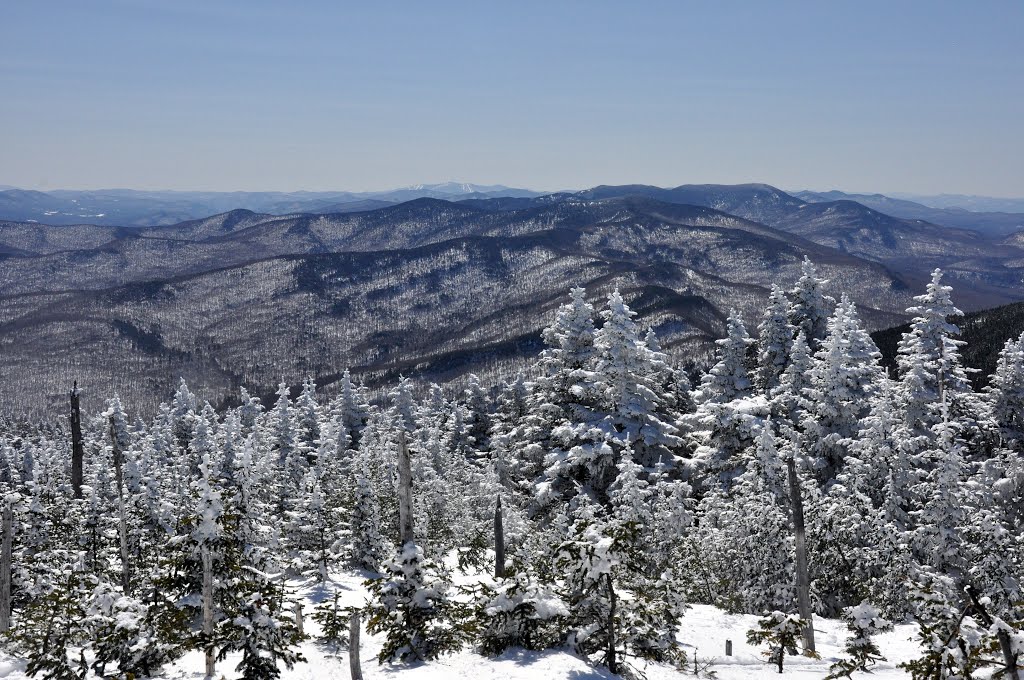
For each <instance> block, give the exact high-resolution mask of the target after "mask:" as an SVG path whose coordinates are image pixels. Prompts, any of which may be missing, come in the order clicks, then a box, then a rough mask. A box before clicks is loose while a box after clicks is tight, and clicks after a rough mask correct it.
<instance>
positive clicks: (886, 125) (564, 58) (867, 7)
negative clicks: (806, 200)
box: [0, 0, 1024, 196]
mask: <svg viewBox="0 0 1024 680" xmlns="http://www.w3.org/2000/svg"><path fill="white" fill-rule="evenodd" d="M447 180H460V181H469V182H476V183H480V184H499V183H500V184H506V185H509V186H517V187H525V188H531V189H536V190H558V189H573V188H584V187H589V186H594V185H597V184H625V183H645V184H656V185H659V186H675V185H679V184H684V183H705V182H706V183H739V182H766V183H769V184H773V185H775V186H778V187H781V188H784V189H801V188H811V189H818V190H824V189H833V188H836V189H842V190H846V191H878V192H912V193H920V194H935V193H942V192H950V193H952V192H958V193H973V194H984V195H993V196H1022V195H1024V2H1021V0H1007V1H1000V0H990V1H985V2H966V1H964V0H952V1H944V0H929V1H911V0H896V1H893V0H886V1H884V2H876V1H874V0H860V1H857V2H853V1H849V2H847V1H845V0H843V1H838V0H837V1H836V2H831V1H830V2H822V1H820V0H818V1H816V2H785V1H772V2H765V1H763V0H751V1H750V2H734V1H730V0H721V1H710V0H707V1H705V0H701V1H696V0H694V1H692V2H690V1H683V0H674V1H668V2H657V1H655V0H650V1H644V2H636V3H632V2H629V3H627V2H602V1H601V0H588V1H586V2H570V1H554V2H552V1H551V0H547V1H546V2H532V1H530V0H517V1H516V2H509V3H500V4H499V3H490V2H478V1H473V2H465V3H460V2H443V1H442V0H438V1H437V2H411V1H410V2H374V3H366V2H363V3H354V2H338V1H336V0H334V1H325V2H288V3H285V2H261V1H260V0H251V1H248V2H237V3H229V2H216V1H211V0H202V1H197V0H173V1H170V0H168V1H164V0H132V1H130V2H129V1H125V2H102V1H99V0H96V1H85V2H83V1H81V0H75V1H73V2H63V1H48V0H39V1H37V2H36V1H29V0H9V1H7V2H3V3H0V185H12V186H17V187H23V188H31V189H41V190H47V189H57V188H66V189H94V188H137V189H183V190H184V189H188V190H249V191H263V190H280V191H295V190H351V191H367V190H379V189H387V188H393V187H398V186H406V185H411V184H419V183H431V182H441V181H447Z"/></svg>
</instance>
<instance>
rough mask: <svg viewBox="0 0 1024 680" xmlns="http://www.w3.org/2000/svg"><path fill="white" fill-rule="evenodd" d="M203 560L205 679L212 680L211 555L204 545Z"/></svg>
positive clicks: (213, 664)
mask: <svg viewBox="0 0 1024 680" xmlns="http://www.w3.org/2000/svg"><path fill="white" fill-rule="evenodd" d="M202 559H203V633H205V634H206V636H207V643H206V677H207V678H212V677H213V675H214V673H216V672H217V668H216V662H217V659H216V657H215V656H214V653H213V643H212V642H211V641H210V638H211V637H212V636H213V555H212V554H211V553H210V548H209V547H207V546H206V545H205V544H204V545H203V547H202Z"/></svg>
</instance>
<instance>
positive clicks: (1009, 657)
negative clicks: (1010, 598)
mask: <svg viewBox="0 0 1024 680" xmlns="http://www.w3.org/2000/svg"><path fill="white" fill-rule="evenodd" d="M964 590H965V591H966V592H967V596H968V597H970V598H971V604H972V605H974V611H976V612H977V613H978V618H980V619H981V621H982V623H984V624H985V626H986V627H989V628H991V627H992V624H993V623H995V622H994V621H993V620H992V615H991V614H989V613H988V611H987V610H986V609H985V606H984V605H982V604H981V600H980V599H979V598H978V591H977V589H975V588H974V586H967V587H966V588H964ZM996 639H997V640H998V641H999V650H1000V651H1001V652H1002V653H1003V664H1004V665H1005V669H1004V670H1003V675H1002V677H1004V678H1007V680H1021V677H1020V671H1019V670H1018V665H1017V656H1018V655H1017V654H1016V653H1014V651H1013V643H1012V642H1011V640H1010V634H1009V633H1007V632H1006V631H1005V630H1002V629H1000V630H999V632H998V633H996Z"/></svg>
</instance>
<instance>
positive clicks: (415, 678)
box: [0, 572, 919, 680]
mask: <svg viewBox="0 0 1024 680" xmlns="http://www.w3.org/2000/svg"><path fill="white" fill-rule="evenodd" d="M364 578H365V575H364V574H362V573H357V572H342V573H334V574H332V578H331V580H330V581H328V582H327V583H326V584H324V585H319V584H315V583H312V582H308V581H306V582H303V581H292V582H290V589H292V592H293V593H295V594H296V595H297V596H298V597H300V598H301V599H302V600H303V612H304V613H305V616H304V628H305V631H306V633H307V634H309V635H311V636H313V638H314V639H310V640H307V641H306V642H305V643H303V645H302V648H301V651H302V654H303V656H305V657H306V659H307V660H308V663H300V664H297V665H296V666H295V667H294V668H293V669H291V670H286V669H282V673H281V678H282V680H327V679H333V678H345V679H347V678H349V677H350V675H349V665H348V664H349V660H348V653H347V652H346V651H343V652H341V653H340V654H339V655H337V656H335V655H333V654H331V653H330V652H329V651H328V649H327V648H325V647H324V646H323V645H321V644H319V643H317V642H316V641H315V636H316V635H317V633H318V632H319V627H318V625H317V624H316V622H315V621H313V620H312V618H311V617H310V616H309V614H311V613H312V611H313V608H314V607H315V606H316V605H317V604H319V603H320V602H323V601H325V600H328V599H329V598H330V597H332V596H333V593H334V592H335V591H337V592H338V593H339V595H340V597H339V603H338V604H339V606H340V607H349V606H360V605H362V604H363V602H364V601H365V597H366V590H365V588H364V587H363V582H364V581H363V579H364ZM476 578H477V577H475V576H474V577H462V576H458V575H457V577H456V582H457V583H460V582H461V583H469V582H472V581H473V580H475V579H476ZM483 578H486V577H483ZM488 580H489V579H488ZM757 620H758V617H757V616H752V615H745V614H728V613H726V612H723V611H722V610H720V609H717V608H715V607H711V606H707V605H694V606H692V607H691V608H690V609H688V610H687V611H686V613H685V615H684V616H683V620H682V626H681V628H680V630H679V635H678V638H679V641H680V643H681V644H682V645H683V648H684V649H685V650H686V654H687V657H688V664H689V668H688V670H689V671H691V672H690V673H687V674H686V675H685V676H680V674H679V672H678V671H677V670H676V669H674V668H672V667H670V666H668V665H663V664H653V663H652V664H648V665H646V666H644V667H642V668H641V670H642V671H643V672H644V673H645V674H646V675H647V677H648V679H649V680H669V679H672V680H679V678H680V677H691V678H692V677H694V676H693V675H692V668H693V661H694V657H695V656H696V658H697V661H698V662H699V663H700V664H701V665H704V663H706V662H708V661H710V662H711V665H710V667H709V670H712V671H714V672H715V673H716V674H717V677H718V678H719V679H720V680H758V679H761V678H763V679H765V680H768V679H770V678H778V677H779V674H778V672H777V671H776V670H775V667H774V666H772V665H769V664H768V663H767V662H766V660H765V659H764V657H763V656H762V651H763V649H762V648H757V647H752V646H751V645H749V644H747V642H746V638H747V631H748V630H750V629H752V628H755V627H756V626H757ZM814 630H815V640H816V643H817V649H818V652H819V653H820V654H821V659H809V658H806V657H802V656H787V657H786V659H785V672H784V674H783V677H795V678H814V679H815V680H820V679H821V678H823V677H824V676H825V675H826V674H827V673H828V667H829V666H830V665H831V664H832V663H833V662H835V661H836V660H837V659H838V658H840V656H842V649H843V645H844V644H845V642H846V638H847V634H848V633H847V629H846V624H845V622H844V621H842V620H838V619H835V620H832V619H822V618H820V617H815V619H814ZM915 632H916V627H915V626H913V625H898V626H896V627H895V629H894V630H893V631H891V632H888V633H883V634H880V635H878V636H877V638H875V639H876V641H877V643H878V647H879V649H880V650H881V652H882V655H883V656H884V657H886V659H888V661H882V662H879V663H878V665H877V666H875V667H874V668H873V669H872V674H871V675H870V676H866V675H862V674H858V675H856V676H855V677H870V678H873V680H893V679H896V678H899V679H901V680H905V679H908V678H909V677H910V676H909V674H907V673H905V672H904V671H903V670H901V669H899V668H896V664H897V663H900V662H903V661H907V660H910V659H913V658H916V657H917V656H919V652H918V647H917V643H916V642H915V641H914V640H913V637H914V634H915ZM726 640H732V646H733V653H732V656H725V641H726ZM382 641H383V638H382V637H375V636H372V635H369V634H367V633H366V631H365V630H364V631H363V633H362V645H361V659H362V668H363V676H364V678H367V680H369V679H371V678H391V679H392V680H486V679H488V678H494V679H497V678H503V679H507V680H560V679H562V678H564V679H566V680H569V679H572V680H598V679H601V678H615V677H618V676H615V675H612V674H611V673H609V672H608V670H607V669H605V668H602V667H599V666H594V665H591V664H590V663H588V662H587V661H586V660H584V659H581V658H580V657H578V656H576V655H574V654H573V653H572V652H571V651H569V650H567V649H550V650H545V651H539V652H533V651H527V650H522V649H513V650H509V651H508V652H506V653H505V654H503V655H501V656H499V657H496V658H488V657H484V656H481V655H479V654H477V653H476V652H474V651H472V650H471V649H468V648H467V649H464V650H463V651H461V652H459V653H457V654H453V655H449V656H443V657H441V658H440V659H438V660H437V661H433V662H430V663H417V664H383V665H381V664H378V663H377V659H376V655H377V652H378V650H379V649H380V648H381V644H382ZM239 658H240V657H239V655H237V654H232V655H230V656H229V657H228V658H227V659H226V660H225V661H222V662H219V663H218V664H217V675H216V677H217V678H220V677H221V676H223V677H225V678H233V677H237V674H236V673H235V671H234V666H235V664H236V663H238V659H239ZM24 669H25V664H24V662H23V661H21V660H19V659H15V658H13V657H11V656H10V655H9V654H6V653H4V652H0V678H9V679H10V680H26V679H27V678H28V676H27V675H26V674H25V672H24ZM203 670H204V664H203V654H202V652H199V651H195V652H190V653H188V654H186V655H185V656H184V657H182V658H180V659H178V660H177V661H176V662H175V663H174V664H173V665H171V666H169V667H167V668H165V669H164V670H163V673H162V674H161V676H160V677H161V678H166V679H167V680H198V679H199V678H203V677H204V676H203ZM701 677H703V676H701Z"/></svg>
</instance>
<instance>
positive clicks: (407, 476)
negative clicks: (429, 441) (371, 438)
mask: <svg viewBox="0 0 1024 680" xmlns="http://www.w3.org/2000/svg"><path fill="white" fill-rule="evenodd" d="M398 524H399V527H398V528H399V536H400V537H401V539H402V545H405V544H406V543H411V542H412V541H414V540H415V536H414V535H413V526H412V462H411V461H410V460H409V444H408V443H407V442H406V438H405V428H404V427H403V428H402V429H401V430H400V431H399V433H398Z"/></svg>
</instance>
